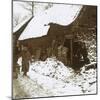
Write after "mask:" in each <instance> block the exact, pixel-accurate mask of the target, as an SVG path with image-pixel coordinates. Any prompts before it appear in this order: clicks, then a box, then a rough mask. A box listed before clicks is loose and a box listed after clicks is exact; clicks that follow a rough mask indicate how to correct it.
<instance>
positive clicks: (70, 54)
mask: <svg viewBox="0 0 100 100" xmlns="http://www.w3.org/2000/svg"><path fill="white" fill-rule="evenodd" d="M64 46H65V47H66V48H68V54H67V60H68V65H69V66H71V65H72V64H73V36H72V35H66V36H65V39H64Z"/></svg>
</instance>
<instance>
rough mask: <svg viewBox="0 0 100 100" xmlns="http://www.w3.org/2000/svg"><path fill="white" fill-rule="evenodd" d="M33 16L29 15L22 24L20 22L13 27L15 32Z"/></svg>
mask: <svg viewBox="0 0 100 100" xmlns="http://www.w3.org/2000/svg"><path fill="white" fill-rule="evenodd" d="M30 18H31V17H27V18H26V19H25V20H23V21H22V22H21V23H20V24H18V25H17V26H16V27H14V28H13V33H15V32H16V31H18V30H19V29H20V28H21V27H22V26H23V25H24V24H25V23H26V22H27V21H28V20H29V19H30Z"/></svg>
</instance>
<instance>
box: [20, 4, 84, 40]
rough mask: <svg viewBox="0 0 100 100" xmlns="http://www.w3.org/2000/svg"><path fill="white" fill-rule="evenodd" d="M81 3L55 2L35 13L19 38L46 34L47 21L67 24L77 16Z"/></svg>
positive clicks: (47, 28)
mask: <svg viewBox="0 0 100 100" xmlns="http://www.w3.org/2000/svg"><path fill="white" fill-rule="evenodd" d="M81 8H82V5H64V4H55V5H53V7H51V8H49V9H48V10H45V11H44V12H41V13H39V14H38V15H36V16H35V17H34V18H33V19H32V20H31V21H30V23H29V24H28V26H27V27H26V28H25V30H24V31H23V32H22V34H21V36H20V37H19V40H24V39H28V38H35V37H41V36H44V35H47V32H48V30H49V28H50V26H49V25H48V24H49V23H56V24H59V25H64V26H67V25H69V24H71V23H72V22H73V21H74V20H75V19H76V18H77V16H78V14H79V12H80V10H81Z"/></svg>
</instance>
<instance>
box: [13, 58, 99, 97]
mask: <svg viewBox="0 0 100 100" xmlns="http://www.w3.org/2000/svg"><path fill="white" fill-rule="evenodd" d="M20 61H21V59H20ZM20 61H19V62H20ZM27 75H28V77H25V76H22V72H21V73H20V74H19V76H18V79H14V80H13V97H14V98H21V97H28V98H32V97H47V96H65V95H66V96H67V95H80V94H95V93H96V77H97V76H96V69H89V70H86V69H85V67H82V68H81V69H80V72H79V73H76V72H75V71H74V70H73V69H72V68H69V67H68V66H65V65H64V64H63V63H62V62H60V61H58V60H57V59H56V58H47V59H46V61H35V62H33V63H32V64H30V69H29V72H28V73H27Z"/></svg>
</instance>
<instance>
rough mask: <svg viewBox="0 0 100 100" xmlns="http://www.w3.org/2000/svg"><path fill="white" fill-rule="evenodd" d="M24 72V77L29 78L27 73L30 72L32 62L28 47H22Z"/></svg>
mask: <svg viewBox="0 0 100 100" xmlns="http://www.w3.org/2000/svg"><path fill="white" fill-rule="evenodd" d="M21 56H22V71H23V72H24V74H23V75H25V76H27V72H28V71H29V61H30V60H31V54H30V52H29V50H28V48H27V47H26V46H23V45H22V53H21Z"/></svg>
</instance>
